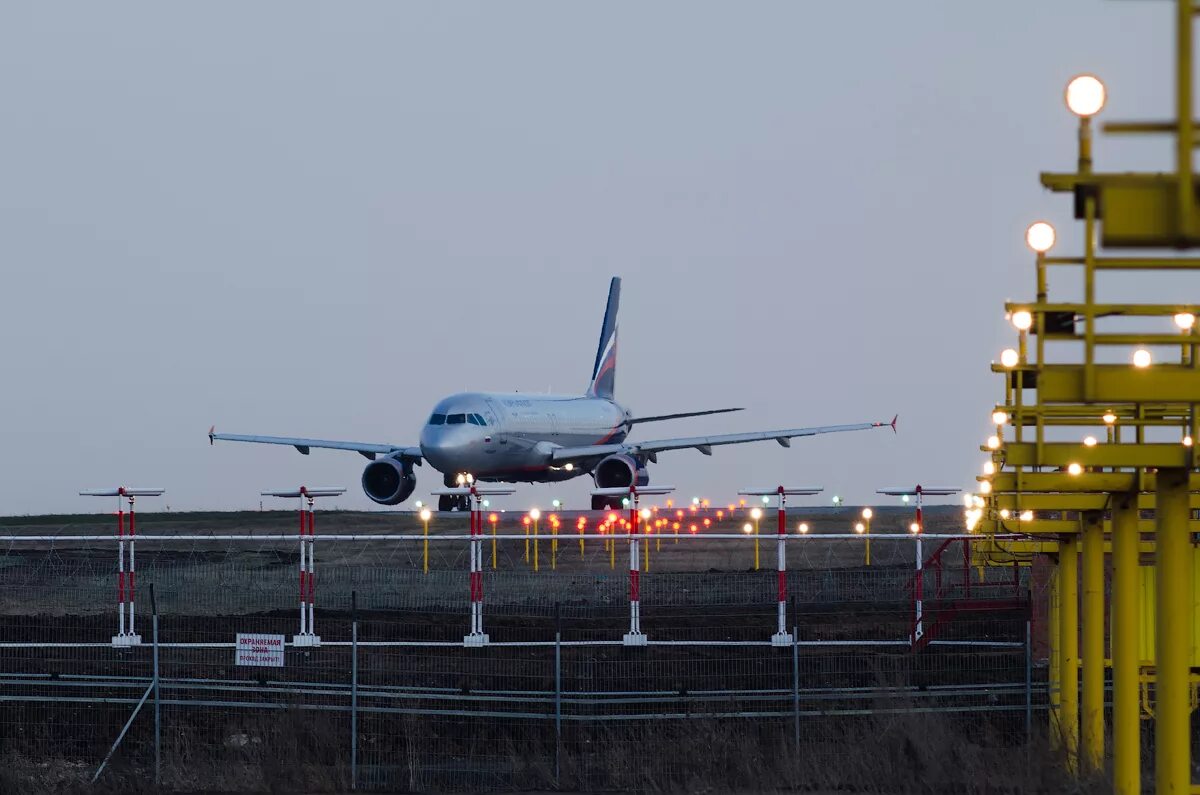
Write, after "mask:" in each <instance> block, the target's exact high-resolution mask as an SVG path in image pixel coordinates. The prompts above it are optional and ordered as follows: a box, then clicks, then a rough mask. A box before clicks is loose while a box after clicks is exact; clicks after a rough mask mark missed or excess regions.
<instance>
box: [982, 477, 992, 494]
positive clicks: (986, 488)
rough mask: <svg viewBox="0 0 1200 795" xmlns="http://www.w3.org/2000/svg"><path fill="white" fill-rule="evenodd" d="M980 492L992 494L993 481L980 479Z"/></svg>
mask: <svg viewBox="0 0 1200 795" xmlns="http://www.w3.org/2000/svg"><path fill="white" fill-rule="evenodd" d="M979 493H980V494H991V493H992V482H991V481H990V480H983V481H980V483H979Z"/></svg>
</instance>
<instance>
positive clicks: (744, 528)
mask: <svg viewBox="0 0 1200 795" xmlns="http://www.w3.org/2000/svg"><path fill="white" fill-rule="evenodd" d="M742 532H743V533H747V534H749V533H753V532H754V525H752V524H750V523H749V522H746V523H745V524H744V525H742Z"/></svg>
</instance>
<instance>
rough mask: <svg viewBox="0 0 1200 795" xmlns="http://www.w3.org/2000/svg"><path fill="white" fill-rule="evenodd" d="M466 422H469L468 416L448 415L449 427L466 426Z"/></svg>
mask: <svg viewBox="0 0 1200 795" xmlns="http://www.w3.org/2000/svg"><path fill="white" fill-rule="evenodd" d="M466 422H467V415H466V414H447V415H446V424H447V425H465V424H466Z"/></svg>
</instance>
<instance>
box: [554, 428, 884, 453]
mask: <svg viewBox="0 0 1200 795" xmlns="http://www.w3.org/2000/svg"><path fill="white" fill-rule="evenodd" d="M897 419H898V417H893V418H892V421H891V422H860V423H855V424H853V425H819V426H816V427H812V428H785V429H783V430H778V431H751V432H749V433H726V434H718V435H715V436H689V437H684V438H679V439H660V440H657V441H649V442H623V443H621V444H598V445H593V446H590V447H558V448H555V449H554V451H553V452H552V453H551V454H550V460H551V462H552V463H556V464H557V463H564V464H565V463H567V462H574V461H584V460H587V459H590V458H602V457H604V456H609V455H613V454H615V453H626V454H629V455H645V456H649V457H651V458H653V457H654V456H655V455H656V454H657V453H661V452H664V451H667V450H685V449H689V448H694V449H696V450H699V451H700V452H701V453H703V454H704V455H712V448H714V447H717V446H718V445H723V444H746V443H747V442H765V441H768V440H774V441H776V442H778V443H779V444H781V445H783V446H784V447H791V440H792V439H795V438H798V437H801V436H816V435H817V434H821V433H841V432H843V431H865V430H868V429H870V428H891V429H892V430H893V431H895V430H896V420H897Z"/></svg>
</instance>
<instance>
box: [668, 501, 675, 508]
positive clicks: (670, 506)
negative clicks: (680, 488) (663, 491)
mask: <svg viewBox="0 0 1200 795" xmlns="http://www.w3.org/2000/svg"><path fill="white" fill-rule="evenodd" d="M674 506H675V501H674V500H667V507H668V508H672V507H674Z"/></svg>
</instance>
